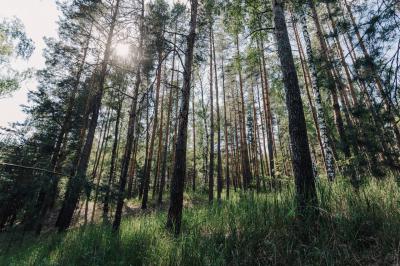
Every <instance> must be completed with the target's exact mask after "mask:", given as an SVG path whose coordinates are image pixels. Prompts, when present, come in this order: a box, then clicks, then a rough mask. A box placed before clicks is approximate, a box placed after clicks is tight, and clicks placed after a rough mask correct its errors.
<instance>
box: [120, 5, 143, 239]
mask: <svg viewBox="0 0 400 266" xmlns="http://www.w3.org/2000/svg"><path fill="white" fill-rule="evenodd" d="M143 19H144V1H142V6H141V15H140V37H139V47H138V63H137V64H138V65H137V67H136V80H135V85H134V95H133V98H132V103H131V109H130V111H129V120H128V131H127V137H126V144H125V150H124V156H123V157H122V163H121V174H120V178H119V188H118V195H117V206H116V208H115V216H114V222H113V226H112V227H113V230H114V231H117V230H118V229H119V226H120V224H121V216H122V207H123V205H124V199H125V193H124V192H125V185H126V181H127V175H128V169H129V162H130V159H131V155H132V148H133V147H132V146H133V142H134V134H135V126H136V125H135V122H136V109H137V98H138V94H139V87H140V84H141V64H142V54H141V53H142V52H141V50H142V47H143Z"/></svg>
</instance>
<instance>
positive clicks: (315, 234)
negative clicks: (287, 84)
mask: <svg viewBox="0 0 400 266" xmlns="http://www.w3.org/2000/svg"><path fill="white" fill-rule="evenodd" d="M318 193H319V206H320V209H319V213H320V216H319V218H317V219H316V220H314V221H308V222H304V221H300V220H298V219H297V218H296V215H295V205H294V200H293V199H294V197H293V195H294V191H293V188H292V187H289V188H285V189H282V190H281V191H277V192H269V193H260V194H257V193H255V192H248V193H246V194H245V193H240V192H238V193H232V197H231V199H230V200H226V199H223V200H222V201H221V202H220V203H218V202H215V203H214V204H213V205H208V204H195V205H194V206H193V207H191V208H187V209H185V210H184V213H183V228H182V233H181V235H180V236H179V237H174V236H173V235H172V234H170V233H169V232H168V231H167V230H166V229H165V220H166V213H165V211H158V212H157V211H154V212H151V213H149V214H145V215H141V216H139V217H125V219H124V220H123V223H122V225H121V230H120V232H119V233H118V234H115V233H113V232H112V231H111V229H110V227H109V226H107V225H101V224H97V225H90V226H86V227H81V228H78V229H72V230H70V231H69V232H66V233H63V234H55V233H50V234H45V235H42V236H40V237H34V236H31V235H28V234H25V235H24V236H23V238H22V236H21V235H16V234H17V233H15V232H14V233H13V234H11V233H3V234H2V235H0V264H1V265H265V264H274V265H370V264H379V265H382V264H398V263H399V261H398V260H399V249H400V208H399V207H400V193H399V187H398V185H397V184H396V182H395V181H393V180H385V181H384V182H380V181H375V180H371V181H369V182H367V183H366V184H364V185H363V186H362V187H361V188H360V189H359V190H358V192H355V191H354V190H353V189H352V187H351V186H350V185H349V183H348V182H347V181H345V180H344V179H342V180H337V181H336V182H335V183H334V184H332V185H329V184H326V183H325V182H322V181H321V182H320V183H319V184H318ZM194 196H196V197H200V198H203V199H204V200H205V199H206V195H205V194H204V195H201V194H196V195H191V194H186V195H185V200H187V201H190V200H191V198H192V197H194ZM19 234H21V233H19Z"/></svg>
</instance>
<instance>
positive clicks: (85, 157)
mask: <svg viewBox="0 0 400 266" xmlns="http://www.w3.org/2000/svg"><path fill="white" fill-rule="evenodd" d="M119 4H120V0H117V1H116V4H115V8H114V10H113V14H112V18H111V23H110V29H109V32H108V36H107V41H106V47H105V51H104V56H103V61H102V64H101V70H100V74H99V80H98V87H97V91H96V94H95V95H94V99H93V114H92V119H91V120H90V124H89V130H88V133H87V136H86V141H85V144H84V146H83V150H82V153H81V156H80V159H79V163H78V166H77V172H76V175H75V177H74V178H71V179H70V181H69V182H68V185H67V192H66V196H65V199H64V202H63V205H62V208H61V211H60V213H59V215H58V219H57V224H56V225H57V227H58V229H59V231H64V230H65V229H67V228H68V227H69V225H70V223H71V220H72V216H73V214H74V210H75V207H76V204H77V202H78V199H79V196H80V193H81V190H82V187H83V185H84V182H85V176H86V170H87V167H88V163H89V157H90V152H91V150H92V144H93V138H94V134H95V131H96V127H97V119H98V117H99V111H100V107H101V100H102V98H103V92H104V83H105V78H106V75H107V66H108V61H109V58H110V55H111V44H112V38H113V35H114V28H115V24H116V21H117V15H118V11H119Z"/></svg>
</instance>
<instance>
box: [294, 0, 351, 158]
mask: <svg viewBox="0 0 400 266" xmlns="http://www.w3.org/2000/svg"><path fill="white" fill-rule="evenodd" d="M306 6H307V7H309V8H310V9H311V13H312V15H311V17H312V19H313V21H314V24H315V28H316V30H317V37H318V41H319V45H320V48H321V55H322V62H323V63H324V65H325V66H326V69H325V72H326V74H327V78H328V89H329V91H330V93H331V101H332V107H333V111H334V119H335V126H336V128H337V131H338V134H339V137H340V142H341V146H342V149H343V153H344V155H345V157H346V158H349V157H350V156H351V153H350V147H349V146H350V144H349V141H348V138H347V136H346V132H345V129H344V124H343V119H342V115H341V113H340V105H339V100H338V94H337V89H336V85H337V86H338V88H339V90H342V89H343V84H342V83H341V81H340V80H339V79H338V78H337V77H334V76H335V75H334V66H333V63H332V61H331V59H330V57H329V50H328V47H327V45H326V42H325V38H324V34H323V31H322V27H321V24H320V21H319V17H318V13H317V10H316V7H315V3H314V1H313V0H307V2H306ZM304 12H305V11H304ZM302 15H303V17H304V19H305V14H302ZM303 28H304V26H303Z"/></svg>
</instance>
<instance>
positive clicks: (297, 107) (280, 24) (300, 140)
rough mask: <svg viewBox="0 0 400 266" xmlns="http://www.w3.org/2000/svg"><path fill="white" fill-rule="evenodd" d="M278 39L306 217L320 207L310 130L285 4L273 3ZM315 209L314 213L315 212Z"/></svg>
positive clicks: (299, 207) (301, 209) (299, 191)
mask: <svg viewBox="0 0 400 266" xmlns="http://www.w3.org/2000/svg"><path fill="white" fill-rule="evenodd" d="M272 9H273V14H274V22H275V23H274V24H275V38H276V42H277V49H278V56H279V60H280V63H281V70H282V73H283V83H284V87H285V93H286V106H287V109H288V117H289V135H290V143H291V147H292V156H291V157H292V166H293V173H294V177H295V183H296V196H297V210H298V213H299V214H300V215H303V214H307V213H306V212H305V211H306V209H307V208H314V207H317V205H318V199H317V194H316V188H315V181H314V175H313V169H312V162H311V156H310V150H309V147H308V138H307V128H306V122H305V118H304V111H303V105H302V101H301V95H300V88H299V83H298V79H297V74H296V69H295V65H294V61H293V55H292V50H291V47H290V42H289V36H288V32H287V27H286V22H285V14H284V10H283V4H282V2H281V1H280V0H278V1H277V0H275V1H273V7H272ZM314 210H316V209H313V210H312V211H313V212H314Z"/></svg>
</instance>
